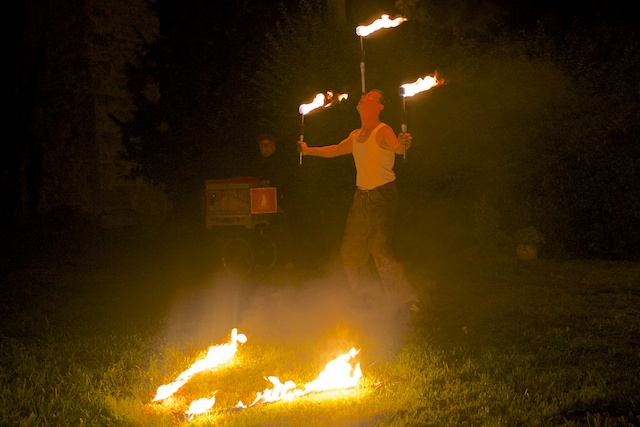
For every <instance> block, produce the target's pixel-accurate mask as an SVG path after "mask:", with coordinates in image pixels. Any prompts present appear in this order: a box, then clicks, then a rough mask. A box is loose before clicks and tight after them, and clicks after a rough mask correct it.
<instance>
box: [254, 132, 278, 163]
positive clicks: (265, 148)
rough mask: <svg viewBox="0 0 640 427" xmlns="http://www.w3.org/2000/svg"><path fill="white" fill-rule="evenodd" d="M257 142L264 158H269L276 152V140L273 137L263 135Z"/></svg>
mask: <svg viewBox="0 0 640 427" xmlns="http://www.w3.org/2000/svg"><path fill="white" fill-rule="evenodd" d="M257 141H258V148H259V149H260V154H262V157H264V158H267V157H269V156H271V155H272V154H273V153H274V152H275V151H276V139H275V137H274V136H273V135H269V134H266V133H265V134H262V135H260V136H259V137H258V139H257Z"/></svg>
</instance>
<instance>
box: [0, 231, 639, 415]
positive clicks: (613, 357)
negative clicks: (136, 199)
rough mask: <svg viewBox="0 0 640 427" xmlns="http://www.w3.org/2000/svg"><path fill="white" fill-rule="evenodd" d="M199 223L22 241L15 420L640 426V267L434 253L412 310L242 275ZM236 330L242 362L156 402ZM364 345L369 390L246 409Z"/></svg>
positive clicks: (13, 343)
mask: <svg viewBox="0 0 640 427" xmlns="http://www.w3.org/2000/svg"><path fill="white" fill-rule="evenodd" d="M186 237H187V238H184V239H181V240H172V239H154V240H149V239H142V238H136V237H134V236H130V235H126V234H121V235H110V236H85V235H74V234H71V235H60V236H57V237H56V238H54V239H51V240H50V241H47V242H44V243H41V244H38V245H35V243H34V239H23V240H14V241H13V244H12V245H11V246H10V247H9V246H7V248H6V250H5V251H4V252H3V261H2V293H1V294H0V296H1V301H2V302H1V303H0V316H1V319H2V323H1V325H0V334H1V335H2V344H1V346H0V360H1V364H0V386H1V388H0V425H3V426H4V425H7V426H80V425H94V426H174V425H194V426H206V425H224V426H461V425H469V426H518V425H526V426H529V425H545V426H546V425H549V426H556V425H564V426H585V425H588V426H638V425H640V381H639V380H638V378H640V346H639V345H638V344H639V343H640V265H639V264H635V263H615V262H603V261H594V260H590V261H579V260H572V261H567V260H562V261H560V260H537V261H532V262H527V263H522V262H518V261H516V260H515V259H513V260H503V261H500V262H492V263H487V262H472V261H465V262H460V263H456V262H454V261H452V260H448V261H445V260H425V265H420V266H417V265H413V266H412V265H409V266H407V271H408V274H409V276H410V278H411V280H412V281H413V283H414V284H415V285H416V286H417V287H418V288H419V290H420V292H421V294H422V296H423V298H424V307H423V310H422V311H421V312H420V313H419V314H418V315H417V316H405V315H402V316H398V315H397V314H395V313H387V312H384V311H378V310H363V309H356V308H353V307H351V306H350V305H348V304H347V303H346V302H345V300H344V298H343V297H342V294H341V284H342V278H341V276H340V274H339V272H336V271H339V269H335V268H331V267H326V268H315V269H309V270H306V269H294V270H292V271H287V270H278V271H276V272H275V273H272V274H270V275H254V276H252V277H250V278H244V279H240V278H233V277H228V276H225V275H222V274H220V273H219V272H218V271H217V270H216V269H215V268H213V267H212V266H209V265H208V261H207V259H208V258H207V254H208V252H207V249H206V248H207V246H206V242H203V241H202V239H197V238H196V239H195V240H193V241H190V240H189V239H188V237H189V236H186ZM176 242H178V243H176ZM187 242H189V243H187ZM194 242H196V243H194ZM334 270H335V271H334ZM233 327H237V328H238V329H239V331H240V332H241V333H244V334H246V336H247V338H248V340H247V342H246V344H243V345H240V346H239V348H238V350H237V353H236V355H235V357H234V358H233V359H231V360H230V361H229V362H227V363H225V364H223V365H221V366H219V367H217V368H215V369H212V370H208V371H204V372H200V373H198V374H195V375H193V377H192V378H191V379H190V381H188V382H187V383H186V384H185V385H184V386H183V387H181V388H180V389H179V390H178V391H176V392H175V393H174V394H173V396H171V397H170V398H168V399H165V400H163V401H161V402H153V401H152V399H153V397H154V395H155V394H156V391H157V389H158V387H159V386H160V385H162V384H167V383H169V382H171V381H173V380H174V379H176V377H178V376H179V375H180V374H181V373H182V372H183V371H185V370H186V369H188V368H189V367H190V366H192V365H193V364H194V363H195V362H196V361H198V360H200V359H202V358H203V357H204V356H205V354H206V352H207V349H208V348H209V346H212V345H220V344H223V343H225V342H227V341H228V339H229V333H230V330H231V328H233ZM351 347H355V348H357V349H359V350H360V353H359V354H358V355H357V356H356V358H355V359H354V360H353V363H355V362H358V363H360V366H361V369H362V373H363V377H362V379H361V380H360V383H359V385H358V386H357V387H356V388H353V389H349V390H344V391H331V392H324V393H311V394H308V395H306V396H302V397H297V398H295V399H293V400H289V401H280V402H274V403H268V404H259V405H256V406H253V407H249V408H246V409H241V410H237V409H233V408H234V406H235V405H236V403H238V401H239V400H241V401H242V402H244V403H245V404H249V403H251V402H252V401H253V400H254V398H255V397H256V394H257V392H263V391H264V390H265V389H267V388H271V387H272V384H271V383H270V382H269V381H267V380H266V379H265V377H267V376H277V377H278V378H279V379H280V380H281V381H282V382H285V381H287V380H291V381H293V382H295V384H296V385H297V387H300V388H301V387H303V386H304V384H305V383H308V382H310V381H312V380H313V379H314V378H316V377H317V376H318V374H319V373H320V371H321V370H322V369H324V367H325V365H326V363H327V362H329V361H330V360H332V359H334V358H335V357H336V356H338V355H339V354H342V353H346V352H347V351H349V349H350V348H351ZM213 396H215V404H214V405H213V407H212V408H211V409H210V410H209V411H207V412H206V413H204V414H202V415H198V416H195V417H193V418H189V417H188V416H186V415H185V413H184V412H185V411H186V410H187V409H188V407H189V404H190V402H192V401H193V400H196V399H199V398H210V397H213Z"/></svg>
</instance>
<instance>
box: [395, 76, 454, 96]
mask: <svg viewBox="0 0 640 427" xmlns="http://www.w3.org/2000/svg"><path fill="white" fill-rule="evenodd" d="M442 83H444V80H439V79H438V76H437V74H435V73H434V74H433V75H432V76H425V77H424V78H419V79H418V80H416V81H415V82H413V83H405V84H403V85H401V86H400V87H401V88H402V89H404V92H403V93H402V94H401V95H400V96H404V97H407V96H413V95H415V94H417V93H420V92H424V91H426V90H429V89H431V88H432V87H435V86H438V85H440V84H442Z"/></svg>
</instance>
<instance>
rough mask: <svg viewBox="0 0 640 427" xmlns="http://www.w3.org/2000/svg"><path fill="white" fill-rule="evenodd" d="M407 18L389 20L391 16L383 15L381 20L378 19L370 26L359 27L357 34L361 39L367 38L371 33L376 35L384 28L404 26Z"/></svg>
mask: <svg viewBox="0 0 640 427" xmlns="http://www.w3.org/2000/svg"><path fill="white" fill-rule="evenodd" d="M406 20H407V18H405V17H403V16H398V17H397V18H394V19H389V15H387V14H383V15H381V16H380V18H378V19H376V20H375V21H373V22H372V23H371V24H369V25H359V26H357V27H356V34H357V35H358V36H360V37H366V36H368V35H369V34H371V33H374V32H376V31H378V30H381V29H383V28H393V27H397V26H398V25H400V24H402V23H403V22H404V21H406Z"/></svg>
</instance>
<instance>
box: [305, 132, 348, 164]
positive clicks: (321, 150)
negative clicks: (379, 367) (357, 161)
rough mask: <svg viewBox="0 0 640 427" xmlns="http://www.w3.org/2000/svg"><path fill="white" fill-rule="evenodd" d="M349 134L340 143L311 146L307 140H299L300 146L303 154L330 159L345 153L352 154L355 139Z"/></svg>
mask: <svg viewBox="0 0 640 427" xmlns="http://www.w3.org/2000/svg"><path fill="white" fill-rule="evenodd" d="M352 135H353V132H352V133H351V135H349V137H348V138H345V139H343V140H342V141H341V142H340V143H339V144H333V145H325V146H323V147H309V146H307V144H306V143H305V142H300V141H299V142H298V147H299V148H300V149H301V151H302V155H303V156H315V157H322V158H325V159H330V158H333V157H339V156H344V155H345V154H351V153H352V152H353V140H352V138H351V136H352Z"/></svg>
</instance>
